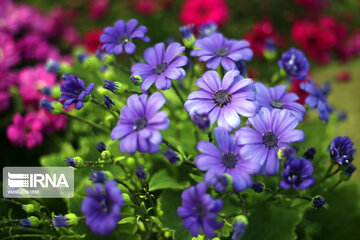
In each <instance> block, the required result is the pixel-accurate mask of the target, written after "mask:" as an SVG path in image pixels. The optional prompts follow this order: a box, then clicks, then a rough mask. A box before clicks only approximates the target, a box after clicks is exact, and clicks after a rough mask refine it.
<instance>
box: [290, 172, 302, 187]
mask: <svg viewBox="0 0 360 240" xmlns="http://www.w3.org/2000/svg"><path fill="white" fill-rule="evenodd" d="M288 181H289V182H292V183H295V185H299V184H300V183H301V181H302V177H301V176H300V174H299V172H298V171H296V170H290V174H289V176H288Z"/></svg>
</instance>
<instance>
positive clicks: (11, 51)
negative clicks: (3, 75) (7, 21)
mask: <svg viewBox="0 0 360 240" xmlns="http://www.w3.org/2000/svg"><path fill="white" fill-rule="evenodd" d="M0 21H1V19H0ZM0 24H1V23H0ZM19 60H20V56H19V51H18V50H17V48H16V44H15V42H14V40H13V38H12V37H11V36H10V35H9V34H6V33H4V32H1V31H0V70H1V71H4V70H6V69H8V68H10V67H12V66H14V65H16V64H17V63H18V62H19Z"/></svg>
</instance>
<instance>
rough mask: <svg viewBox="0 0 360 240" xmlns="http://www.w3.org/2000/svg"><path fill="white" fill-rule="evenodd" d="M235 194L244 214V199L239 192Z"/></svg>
mask: <svg viewBox="0 0 360 240" xmlns="http://www.w3.org/2000/svg"><path fill="white" fill-rule="evenodd" d="M237 196H238V198H239V200H240V204H241V209H242V214H243V215H244V216H246V202H245V199H244V198H243V197H242V196H241V194H240V193H239V192H238V193H237Z"/></svg>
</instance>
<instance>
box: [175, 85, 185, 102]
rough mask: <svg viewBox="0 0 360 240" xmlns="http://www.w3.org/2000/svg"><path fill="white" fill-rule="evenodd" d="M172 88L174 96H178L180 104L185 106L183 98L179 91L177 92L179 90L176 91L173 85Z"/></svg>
mask: <svg viewBox="0 0 360 240" xmlns="http://www.w3.org/2000/svg"><path fill="white" fill-rule="evenodd" d="M172 88H173V89H174V91H175V93H176V95H177V96H178V98H179V99H180V101H181V103H182V104H183V105H184V104H185V101H184V98H183V97H182V96H181V94H180V91H179V89H177V87H176V84H175V83H174V84H172Z"/></svg>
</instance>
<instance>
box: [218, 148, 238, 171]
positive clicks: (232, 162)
mask: <svg viewBox="0 0 360 240" xmlns="http://www.w3.org/2000/svg"><path fill="white" fill-rule="evenodd" d="M237 161H238V157H237V156H236V154H234V153H232V152H227V153H223V154H222V155H221V163H222V165H223V166H224V167H226V168H228V169H232V168H234V167H235V166H236V163H237Z"/></svg>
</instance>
